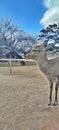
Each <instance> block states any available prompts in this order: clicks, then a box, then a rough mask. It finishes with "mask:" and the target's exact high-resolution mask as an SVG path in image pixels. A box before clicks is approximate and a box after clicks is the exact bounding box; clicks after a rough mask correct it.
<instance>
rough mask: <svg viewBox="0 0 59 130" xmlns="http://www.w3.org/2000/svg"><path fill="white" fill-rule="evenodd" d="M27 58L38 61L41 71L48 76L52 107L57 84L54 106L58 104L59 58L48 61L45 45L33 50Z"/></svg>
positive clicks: (35, 47)
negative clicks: (53, 93)
mask: <svg viewBox="0 0 59 130" xmlns="http://www.w3.org/2000/svg"><path fill="white" fill-rule="evenodd" d="M26 58H31V59H33V60H36V61H37V63H38V66H39V67H40V70H41V71H42V72H43V73H44V74H45V75H46V77H47V79H48V80H49V84H50V93H49V103H48V105H52V92H53V86H54V82H55V101H54V103H53V105H54V106H56V105H57V104H58V100H57V95H58V86H59V57H56V58H54V59H50V60H49V59H48V58H47V53H46V49H45V47H44V45H36V46H34V47H33V48H32V50H31V51H30V52H29V53H28V54H27V55H26Z"/></svg>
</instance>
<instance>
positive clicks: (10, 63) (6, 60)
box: [0, 59, 35, 74]
mask: <svg viewBox="0 0 59 130" xmlns="http://www.w3.org/2000/svg"><path fill="white" fill-rule="evenodd" d="M13 61H15V62H16V61H25V62H26V61H27V62H33V61H34V62H35V60H32V59H0V62H9V67H10V74H12V62H13Z"/></svg>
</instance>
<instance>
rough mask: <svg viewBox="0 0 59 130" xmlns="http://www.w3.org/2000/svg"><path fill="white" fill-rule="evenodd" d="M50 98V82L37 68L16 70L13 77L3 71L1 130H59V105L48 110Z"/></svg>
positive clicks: (0, 94) (1, 74) (1, 76)
mask: <svg viewBox="0 0 59 130" xmlns="http://www.w3.org/2000/svg"><path fill="white" fill-rule="evenodd" d="M58 98H59V95H58ZM48 99H49V84H48V81H47V79H46V77H45V76H44V75H43V74H42V73H41V72H40V71H39V70H38V68H37V67H36V66H25V67H17V68H15V67H14V68H13V75H11V76H10V75H9V69H8V68H3V67H1V68H0V130H59V105H58V106H53V105H52V106H50V107H49V106H48V105H47V104H48ZM53 100H54V94H53Z"/></svg>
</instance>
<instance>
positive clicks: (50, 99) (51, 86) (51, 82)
mask: <svg viewBox="0 0 59 130" xmlns="http://www.w3.org/2000/svg"><path fill="white" fill-rule="evenodd" d="M52 90H53V80H52V79H50V96H49V104H48V105H51V103H52Z"/></svg>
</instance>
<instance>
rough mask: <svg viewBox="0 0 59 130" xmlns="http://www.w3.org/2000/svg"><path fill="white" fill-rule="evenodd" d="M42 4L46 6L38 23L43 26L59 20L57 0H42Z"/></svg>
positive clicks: (58, 0) (58, 1) (58, 2)
mask: <svg viewBox="0 0 59 130" xmlns="http://www.w3.org/2000/svg"><path fill="white" fill-rule="evenodd" d="M44 5H45V6H46V7H47V8H48V9H47V11H46V12H45V14H44V15H43V18H42V19H41V21H40V23H41V24H42V25H44V26H48V25H49V24H53V23H58V22H59V0H44Z"/></svg>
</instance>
